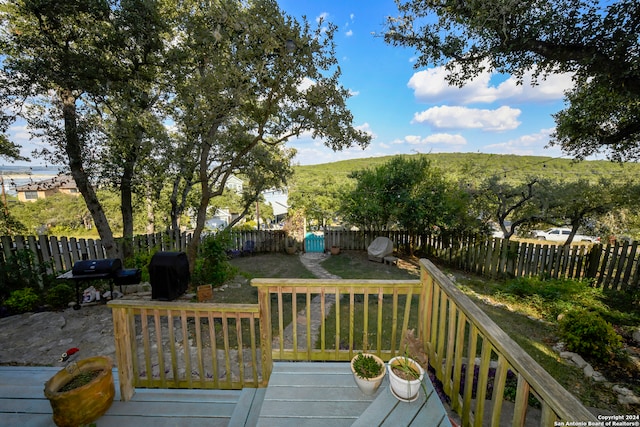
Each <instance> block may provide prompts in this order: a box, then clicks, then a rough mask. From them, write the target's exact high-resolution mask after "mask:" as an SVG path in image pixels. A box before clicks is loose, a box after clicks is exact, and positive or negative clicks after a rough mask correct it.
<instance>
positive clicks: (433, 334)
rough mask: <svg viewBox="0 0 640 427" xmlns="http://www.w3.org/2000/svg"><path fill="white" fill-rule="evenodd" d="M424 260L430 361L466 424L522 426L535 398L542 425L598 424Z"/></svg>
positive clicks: (576, 401) (422, 277) (571, 396)
mask: <svg viewBox="0 0 640 427" xmlns="http://www.w3.org/2000/svg"><path fill="white" fill-rule="evenodd" d="M420 264H421V281H422V283H423V284H424V286H425V293H426V301H427V305H426V306H425V310H426V313H427V314H428V315H427V320H426V321H427V325H426V327H425V336H423V337H422V338H423V340H424V343H425V346H426V347H425V348H427V349H428V355H429V361H430V362H429V363H430V365H431V366H433V367H434V369H435V371H436V375H437V378H438V379H439V380H440V381H442V383H443V387H444V392H445V394H446V395H447V396H449V398H450V399H451V407H452V409H453V410H454V411H456V412H457V413H458V414H459V415H460V416H461V418H462V424H463V425H465V426H467V425H473V426H482V425H487V424H488V423H487V422H486V420H491V421H490V423H491V425H492V426H498V425H506V424H501V421H502V422H503V423H504V422H505V421H508V424H510V425H514V426H522V425H524V423H525V419H526V417H527V409H528V402H529V398H530V396H535V398H536V399H537V400H538V402H539V403H540V408H541V419H540V426H552V425H555V424H554V422H555V421H565V422H566V421H576V420H579V421H584V422H587V421H593V422H597V419H596V418H595V417H594V416H593V415H592V414H591V413H590V412H589V411H588V410H587V409H586V408H585V407H584V406H583V405H582V404H581V403H580V402H579V401H578V400H577V399H576V398H575V397H574V396H573V395H572V394H571V393H569V392H568V391H566V390H565V389H564V388H563V387H562V386H561V385H560V384H558V382H557V381H556V380H555V379H554V378H553V377H551V375H549V374H548V373H547V372H546V371H545V370H544V369H543V368H542V367H541V366H540V365H538V363H537V362H536V361H535V360H534V359H533V358H532V357H531V356H529V355H528V354H527V353H526V352H525V351H524V350H522V348H521V347H520V346H519V345H518V344H516V343H515V342H514V341H513V340H512V339H511V338H510V337H509V336H508V335H507V334H506V333H505V332H504V331H503V330H502V329H500V328H499V327H498V325H496V324H495V323H494V322H493V321H492V320H491V319H490V318H489V317H488V316H487V315H486V314H485V313H484V312H483V311H482V310H480V308H478V306H476V305H475V304H474V303H473V302H472V301H471V300H470V299H469V298H468V297H467V296H466V295H464V294H463V293H462V292H461V291H460V290H458V288H456V286H455V285H454V284H453V283H452V282H451V281H450V280H449V278H447V276H445V275H444V274H443V273H442V272H441V271H440V270H438V269H437V268H436V267H435V266H434V265H433V264H432V263H431V262H430V261H428V260H424V259H423V260H421V261H420ZM478 355H479V358H478ZM474 376H475V379H474ZM508 377H511V378H515V388H516V392H515V398H514V399H513V404H514V411H513V418H512V419H511V420H503V419H502V418H504V413H503V411H502V409H503V405H504V402H505V400H504V392H505V387H506V383H507V378H508ZM489 384H491V388H492V392H491V395H488V390H489V389H490V387H489ZM594 425H596V424H594Z"/></svg>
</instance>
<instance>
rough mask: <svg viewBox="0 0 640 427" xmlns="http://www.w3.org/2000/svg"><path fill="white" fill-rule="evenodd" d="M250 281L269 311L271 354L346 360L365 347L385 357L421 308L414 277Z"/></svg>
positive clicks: (415, 320)
mask: <svg viewBox="0 0 640 427" xmlns="http://www.w3.org/2000/svg"><path fill="white" fill-rule="evenodd" d="M251 284H252V285H253V286H255V287H257V288H258V296H259V299H260V301H262V302H263V303H264V304H265V305H264V306H262V305H261V309H264V310H265V311H267V312H269V313H271V315H272V322H273V329H274V331H275V333H274V335H275V339H274V341H273V353H272V354H273V358H274V359H285V360H342V361H348V360H351V358H352V357H353V355H354V353H357V352H358V351H362V350H368V351H370V352H372V353H375V354H377V355H378V356H380V357H382V358H383V359H385V360H388V359H390V358H391V357H393V356H395V355H397V354H398V353H402V351H403V349H401V348H400V341H401V338H402V337H403V336H405V334H406V332H407V330H408V329H410V328H415V327H416V326H417V325H418V324H419V323H420V321H419V317H420V313H421V312H424V310H423V307H424V295H423V294H422V292H421V291H422V285H421V283H420V281H419V280H317V279H306V280H305V279H254V280H252V281H251ZM285 299H287V304H285V302H284V300H285ZM289 303H290V305H291V309H290V310H288V313H287V314H285V309H284V308H285V306H287V307H288V306H289ZM261 304H262V303H261ZM423 323H424V322H423ZM328 325H330V326H331V330H330V331H329V332H328ZM383 329H384V330H383ZM383 343H384V344H383Z"/></svg>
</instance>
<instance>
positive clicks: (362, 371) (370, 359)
mask: <svg viewBox="0 0 640 427" xmlns="http://www.w3.org/2000/svg"><path fill="white" fill-rule="evenodd" d="M351 372H353V378H354V380H355V381H356V384H357V385H358V388H360V391H362V392H363V393H364V394H366V395H372V394H374V393H375V392H376V391H377V390H378V388H379V387H380V384H382V379H383V378H384V374H385V369H384V362H383V361H382V359H380V358H379V357H378V356H376V355H375V354H370V353H358V354H356V355H355V356H354V357H353V358H352V359H351Z"/></svg>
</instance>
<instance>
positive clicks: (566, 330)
mask: <svg viewBox="0 0 640 427" xmlns="http://www.w3.org/2000/svg"><path fill="white" fill-rule="evenodd" d="M559 327H560V337H561V338H562V340H564V342H565V343H566V344H567V349H568V350H569V351H573V352H576V353H578V354H580V355H581V356H584V357H586V358H589V359H593V360H594V361H597V362H606V361H608V360H610V358H611V357H612V356H613V355H615V353H616V352H617V351H618V350H619V349H620V348H621V347H622V337H620V335H618V334H617V333H616V331H615V330H614V329H613V327H612V326H611V325H610V324H609V323H607V322H606V321H605V320H604V319H603V318H602V317H600V315H598V314H597V313H595V312H592V311H587V310H584V309H576V310H571V311H569V312H567V313H566V314H565V315H564V317H563V318H562V319H561V320H560V322H559Z"/></svg>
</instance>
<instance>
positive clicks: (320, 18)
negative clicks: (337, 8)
mask: <svg viewBox="0 0 640 427" xmlns="http://www.w3.org/2000/svg"><path fill="white" fill-rule="evenodd" d="M328 18H329V12H322V13H321V14H320V15H318V16H316V22H317V23H318V24H319V23H320V22H326V21H327V19H328Z"/></svg>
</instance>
